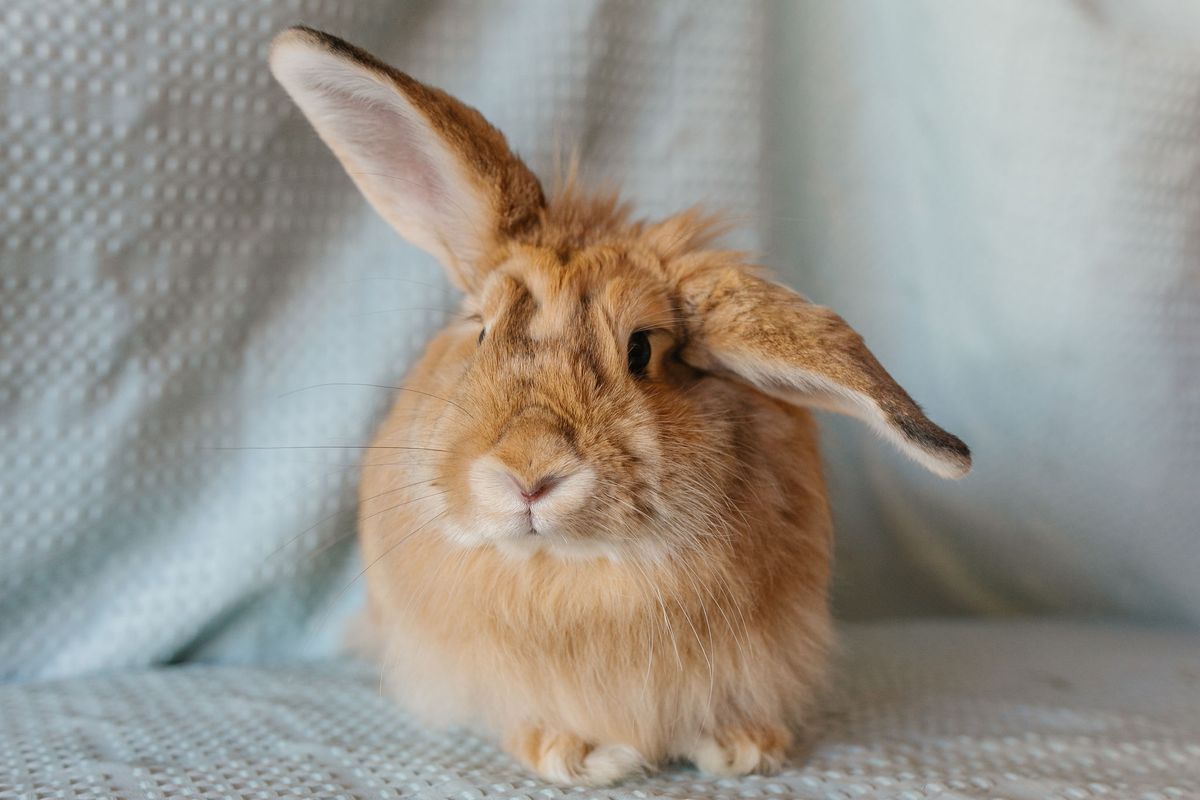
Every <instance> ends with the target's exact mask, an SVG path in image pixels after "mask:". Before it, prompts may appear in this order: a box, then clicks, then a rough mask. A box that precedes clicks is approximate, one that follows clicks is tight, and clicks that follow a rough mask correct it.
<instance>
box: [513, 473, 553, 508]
mask: <svg viewBox="0 0 1200 800" xmlns="http://www.w3.org/2000/svg"><path fill="white" fill-rule="evenodd" d="M508 479H509V480H510V481H512V485H513V488H515V489H516V490H517V494H519V495H521V499H522V500H524V501H525V502H526V503H527V504H529V505H533V504H534V503H536V502H537V501H538V500H540V499H542V498H543V497H545V496H546V495H547V494H549V493H550V490H551V489H553V488H554V484H556V483H558V478H556V477H554V476H553V475H543V476H542V477H540V478H538V479H537V480H536V481H534V482H533V483H532V484H531V485H530V486H528V487H526V485H525V482H524V481H522V480H521V479H520V478H518V477H517V476H516V475H513V474H511V473H510V474H509V476H508Z"/></svg>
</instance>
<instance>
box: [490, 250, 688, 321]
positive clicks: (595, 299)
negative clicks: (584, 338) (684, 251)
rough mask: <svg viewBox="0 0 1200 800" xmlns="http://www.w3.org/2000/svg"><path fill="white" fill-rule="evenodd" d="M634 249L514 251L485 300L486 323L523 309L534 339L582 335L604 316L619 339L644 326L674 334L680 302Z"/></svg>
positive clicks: (495, 274)
mask: <svg viewBox="0 0 1200 800" xmlns="http://www.w3.org/2000/svg"><path fill="white" fill-rule="evenodd" d="M655 267H656V265H655V263H654V262H653V261H652V260H650V259H647V258H646V257H645V255H644V254H642V253H638V252H636V251H635V250H632V249H626V248H619V247H612V246H600V247H592V248H588V249H584V250H580V251H578V252H576V253H573V254H571V255H570V256H568V257H565V258H564V257H563V256H562V255H561V254H559V253H555V252H554V251H551V250H548V249H544V248H539V247H522V248H519V249H517V250H516V251H515V252H513V253H511V254H510V256H509V257H508V259H507V260H505V261H504V262H503V263H502V264H500V265H499V266H498V267H497V269H495V270H494V271H493V272H492V274H491V275H490V276H489V278H488V280H487V282H486V283H485V285H484V287H483V289H482V291H481V292H480V297H481V302H480V304H479V306H480V308H481V311H482V315H483V317H484V319H485V321H487V320H495V319H498V318H499V317H501V316H504V315H508V314H512V313H513V312H514V311H515V310H517V309H521V310H522V311H523V312H524V316H525V317H526V319H527V323H526V325H525V326H524V328H525V330H524V331H523V332H524V333H525V335H527V336H528V337H529V338H531V339H534V340H544V339H551V338H556V337H560V336H562V335H564V334H571V333H582V332H583V331H582V330H581V327H585V328H588V327H591V326H590V325H589V324H588V323H589V322H590V321H599V322H601V323H602V325H603V326H604V327H607V328H609V329H610V330H611V333H612V334H613V335H615V336H617V337H618V338H620V337H624V336H628V335H629V334H630V333H633V332H634V331H636V330H640V329H643V328H655V329H663V330H667V331H673V330H674V329H675V328H676V327H677V326H678V325H679V320H678V315H677V314H676V305H677V304H676V302H675V301H674V295H673V293H672V291H671V289H670V286H669V284H668V283H667V281H666V278H665V276H664V274H663V272H662V270H661V269H657V268H655Z"/></svg>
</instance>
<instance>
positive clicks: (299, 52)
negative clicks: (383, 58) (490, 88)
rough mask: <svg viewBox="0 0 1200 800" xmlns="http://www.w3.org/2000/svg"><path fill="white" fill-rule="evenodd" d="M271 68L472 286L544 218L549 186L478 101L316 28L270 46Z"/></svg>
mask: <svg viewBox="0 0 1200 800" xmlns="http://www.w3.org/2000/svg"><path fill="white" fill-rule="evenodd" d="M270 60H271V71H272V72H273V73H274V74H275V77H276V79H277V80H278V81H279V82H280V83H281V84H282V85H283V88H284V89H286V90H287V93H288V94H289V95H291V97H292V99H293V100H295V101H296V104H297V105H298V106H300V109H301V111H303V112H304V115H305V116H306V117H308V120H309V121H310V122H311V123H312V125H313V127H314V128H316V130H317V133H318V134H319V135H320V136H321V138H322V139H323V140H324V141H325V143H326V144H328V145H329V147H330V148H331V149H332V150H333V152H334V154H335V155H337V157H338V159H339V160H340V161H341V162H342V166H344V167H345V168H346V172H347V173H349V175H350V177H351V178H352V179H353V180H354V182H355V184H357V185H358V188H359V189H360V190H361V191H362V193H363V194H364V195H365V196H366V198H367V200H369V201H370V202H371V205H372V206H374V207H375V210H376V211H378V212H379V213H380V215H381V216H383V218H384V219H385V220H387V222H388V223H390V224H391V225H392V227H394V228H395V229H396V230H397V231H399V232H400V234H401V235H402V236H404V237H405V238H406V239H408V240H409V241H411V242H412V243H413V244H416V245H417V246H419V247H421V248H423V249H425V250H427V251H428V252H430V253H432V254H433V255H434V256H436V257H437V258H438V259H439V260H440V261H441V262H442V264H443V265H444V266H445V267H446V270H447V271H448V272H449V274H450V276H451V278H452V279H453V280H454V281H455V282H456V283H457V284H458V285H459V286H460V287H461V288H463V289H466V290H467V291H471V290H473V289H474V288H476V287H477V285H478V279H479V274H478V272H477V270H478V269H479V261H480V259H482V258H483V257H484V256H486V255H487V254H488V253H489V252H490V251H491V250H492V249H493V248H494V247H495V245H496V244H497V243H498V242H500V241H502V240H503V239H504V237H506V236H509V235H512V234H514V233H517V232H519V231H521V230H523V229H524V228H526V227H528V226H531V225H533V224H535V223H536V221H537V219H538V214H539V211H540V210H541V208H542V206H543V205H544V203H545V200H544V197H543V195H542V187H541V184H539V183H538V180H537V178H536V177H535V176H534V175H533V173H532V172H530V171H529V169H528V168H527V167H526V166H525V165H524V164H523V163H522V162H521V161H520V159H518V158H517V157H516V156H515V155H513V153H512V152H511V151H510V150H509V149H508V144H507V143H506V142H505V140H504V136H503V135H502V134H501V133H500V132H499V131H498V130H496V129H495V128H493V127H492V126H491V125H489V124H488V122H487V120H485V119H484V118H483V116H482V115H481V114H480V113H479V112H478V111H476V110H475V109H473V108H470V107H469V106H466V105H463V104H462V103H460V102H459V101H458V100H455V99H454V98H453V97H451V96H450V95H448V94H446V93H445V92H442V91H440V90H438V89H433V88H431V87H428V86H425V85H423V84H421V83H418V82H417V81H415V80H413V79H412V78H410V77H409V76H407V75H405V74H404V73H402V72H399V71H397V70H394V69H392V68H391V67H389V66H387V65H386V64H384V63H382V62H380V61H378V60H377V59H375V58H374V57H373V56H371V55H370V54H369V53H366V52H364V51H362V50H359V49H358V48H357V47H354V46H353V45H350V44H347V43H346V42H343V41H342V40H341V39H338V38H336V37H334V36H330V35H328V34H325V33H321V32H319V31H314V30H311V29H309V28H300V27H297V28H291V29H289V30H286V31H284V32H283V33H281V34H279V35H278V36H277V37H275V41H274V42H272V44H271V58H270Z"/></svg>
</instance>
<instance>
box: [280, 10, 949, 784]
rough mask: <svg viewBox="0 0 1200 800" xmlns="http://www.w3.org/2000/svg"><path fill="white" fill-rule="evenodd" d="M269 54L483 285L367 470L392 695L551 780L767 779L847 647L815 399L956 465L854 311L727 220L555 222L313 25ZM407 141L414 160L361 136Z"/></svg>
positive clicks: (503, 159) (403, 150)
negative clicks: (866, 338) (834, 652)
mask: <svg viewBox="0 0 1200 800" xmlns="http://www.w3.org/2000/svg"><path fill="white" fill-rule="evenodd" d="M272 59H273V61H272V64H273V67H274V68H275V69H276V74H277V75H278V76H279V77H280V80H281V82H282V83H283V84H284V86H285V87H286V88H287V89H288V91H289V92H291V93H292V94H293V96H294V97H296V98H297V102H299V103H300V105H301V107H302V108H304V109H305V112H306V113H307V114H308V115H309V116H310V118H311V119H313V122H314V125H316V127H317V129H318V131H320V132H321V135H322V136H323V137H324V138H325V139H326V140H327V141H329V142H330V144H331V146H333V148H334V150H335V152H336V153H338V155H339V157H341V158H342V159H343V161H345V162H346V163H347V164H348V169H350V168H351V167H352V166H353V165H355V164H359V163H373V164H380V165H382V167H383V168H384V169H389V168H390V167H392V166H393V165H394V166H395V168H396V169H412V170H414V171H415V173H416V174H418V175H420V176H422V182H421V184H420V185H421V186H424V187H425V188H426V190H427V192H428V195H427V196H418V197H417V198H416V201H413V198H411V197H407V196H405V197H400V198H398V199H397V198H396V196H395V194H396V190H395V189H394V188H393V187H388V186H384V185H381V184H377V183H374V182H373V181H375V180H376V179H375V178H372V177H371V176H369V175H368V176H365V177H364V175H362V174H360V175H359V176H357V177H356V180H357V181H358V182H359V184H360V186H364V192H365V193H366V194H367V195H368V197H369V198H371V199H372V202H373V203H374V204H375V205H376V207H377V208H379V209H380V211H381V213H383V214H384V216H385V217H388V218H389V219H391V220H392V221H393V222H394V224H396V226H397V228H398V229H399V230H401V231H402V232H404V231H416V232H417V233H416V234H415V235H414V238H415V240H416V241H419V242H421V243H422V244H423V246H426V247H428V249H430V251H431V252H434V253H435V254H437V255H438V256H439V257H440V258H442V260H443V262H444V263H445V264H446V266H447V269H448V270H450V271H451V272H452V274H454V275H455V276H456V278H457V280H458V281H459V283H460V284H461V285H462V286H464V287H465V288H467V289H468V290H469V292H468V295H467V297H466V299H465V309H466V312H467V314H466V315H464V316H465V318H464V320H463V321H460V322H456V323H454V324H452V325H450V326H449V327H448V328H446V329H445V330H443V331H442V332H441V333H439V334H438V335H437V336H436V337H435V338H434V339H433V340H432V342H431V343H430V344H429V346H428V349H427V350H426V352H425V355H424V356H423V358H421V359H420V361H419V362H418V363H417V364H416V365H415V366H414V367H413V368H412V370H411V371H410V373H409V375H408V377H407V379H406V382H405V391H401V392H400V393H399V394H398V396H397V398H396V402H395V405H394V407H393V408H392V410H391V412H390V414H389V415H388V417H387V419H386V420H385V421H384V423H383V424H382V425H381V427H380V429H379V431H378V434H377V435H376V437H375V439H374V441H373V443H372V450H371V451H370V452H371V453H373V455H372V456H371V457H370V458H369V459H368V463H367V464H366V466H365V468H364V471H363V479H362V483H361V490H360V500H361V502H360V538H361V543H362V550H363V557H364V559H365V563H366V565H367V568H366V576H367V585H368V593H369V618H370V623H371V631H372V632H371V633H370V634H369V636H370V638H372V639H373V640H374V641H373V644H375V645H376V647H377V649H378V650H379V651H380V652H381V656H380V658H381V659H382V664H383V668H384V670H385V674H386V677H387V678H388V682H389V686H390V687H391V690H392V691H393V692H394V694H395V695H396V696H397V697H398V698H399V699H400V700H401V702H402V703H403V704H404V705H405V707H407V708H409V709H410V710H412V711H413V712H415V713H417V714H419V715H421V716H422V717H424V718H425V719H427V720H429V721H430V722H432V723H436V724H462V725H467V726H471V727H474V728H476V729H478V730H481V731H483V732H484V733H487V734H490V735H494V736H495V737H496V738H497V739H499V740H501V741H503V742H504V743H505V744H506V746H507V747H508V748H509V750H510V751H511V752H512V753H513V754H514V755H515V756H516V757H517V758H519V759H521V760H522V761H523V762H524V763H525V764H527V765H528V766H529V767H530V768H531V769H533V770H535V771H537V772H538V773H540V774H541V775H543V776H544V777H546V778H548V779H551V780H555V781H559V782H563V783H591V784H598V783H607V782H611V781H614V780H618V779H620V778H622V777H624V776H626V775H629V774H632V773H634V772H636V771H638V770H640V769H644V768H649V767H653V766H655V765H658V764H661V763H663V762H664V761H666V760H669V759H676V758H684V759H690V760H692V761H694V762H695V763H697V764H698V765H699V766H700V767H701V768H703V769H705V770H707V771H710V772H714V773H718V774H743V773H747V772H761V771H770V770H772V769H775V768H777V767H778V766H779V764H780V762H781V760H782V759H783V757H784V754H785V752H786V750H787V748H788V747H789V746H790V743H791V737H792V731H793V730H795V729H796V728H797V727H799V726H802V725H803V724H804V723H805V721H806V719H807V715H808V714H809V712H810V710H811V707H812V704H813V701H814V698H815V696H816V692H817V689H818V687H819V685H820V682H821V679H822V674H823V671H824V667H825V663H826V656H827V653H828V650H829V648H830V646H831V641H832V628H831V623H830V617H829V611H828V604H827V599H826V591H827V586H828V582H829V572H830V559H831V555H832V553H831V546H832V544H831V541H832V540H831V528H832V526H831V520H830V516H829V510H828V507H827V502H826V495H825V486H824V483H823V480H822V476H821V468H820V462H819V457H818V451H817V443H816V430H815V426H814V423H813V420H812V418H811V416H810V414H809V412H808V411H807V410H805V409H804V408H802V407H800V406H799V405H798V404H797V403H798V402H800V401H801V400H803V396H804V392H805V391H806V389H808V388H811V387H812V386H817V387H818V388H828V387H829V386H832V387H833V388H834V390H835V393H836V392H845V393H849V396H852V397H854V398H857V399H856V400H855V402H857V403H859V405H861V406H863V407H864V408H868V409H869V410H877V409H883V410H884V412H885V416H884V417H882V418H881V419H883V423H881V424H885V425H891V424H892V423H893V422H895V420H901V422H900V423H896V425H897V427H896V431H897V432H896V436H897V437H898V441H900V442H901V443H902V444H912V445H913V446H915V447H928V448H930V452H931V453H933V455H932V456H931V458H934V459H945V460H946V461H947V463H951V462H954V459H959V460H960V461H961V459H962V458H964V457H965V456H964V455H963V453H965V447H964V448H962V452H960V451H959V450H958V447H957V445H961V442H957V440H956V439H953V437H950V436H949V434H945V433H944V431H941V429H940V428H937V427H936V426H934V425H933V424H932V423H930V422H928V420H926V419H925V418H924V416H923V415H922V414H921V413H920V410H919V409H917V408H916V406H915V404H914V403H912V401H911V400H910V399H909V398H908V396H907V395H906V394H904V393H903V390H902V389H900V388H899V387H898V386H896V385H895V383H894V382H893V381H891V379H890V377H888V376H887V373H886V372H884V371H883V369H882V367H880V366H879V365H878V362H876V361H874V358H873V357H871V356H870V353H869V352H868V351H866V349H865V347H863V346H862V343H861V339H859V338H857V335H856V334H854V333H853V331H851V330H850V329H849V328H848V327H847V326H845V323H843V322H841V320H840V319H837V318H836V317H834V316H831V315H830V314H828V313H827V312H825V310H824V309H819V307H816V306H811V305H810V304H807V303H806V302H805V301H803V300H802V299H801V298H799V296H798V295H794V294H792V293H791V292H789V291H788V290H785V289H783V288H782V287H778V286H775V285H774V284H769V283H768V282H766V281H764V280H763V279H762V278H760V277H758V276H757V274H756V270H754V269H753V268H751V267H748V266H746V265H744V264H742V263H741V261H740V258H739V256H738V255H737V254H735V253H730V252H726V251H722V250H719V249H714V248H713V245H712V243H713V241H714V239H715V236H716V234H717V233H719V225H717V224H716V223H715V222H714V221H713V219H712V218H710V217H707V216H705V215H703V214H701V213H699V212H696V211H689V212H684V213H682V214H679V215H676V216H674V217H671V218H669V219H667V220H665V221H662V222H658V223H655V224H649V223H643V222H639V221H635V220H633V219H631V217H630V214H629V212H628V210H627V209H626V208H625V207H624V206H622V205H621V204H620V203H619V202H618V201H617V200H616V199H615V198H614V197H588V196H586V195H584V194H582V193H580V192H579V191H578V190H577V189H575V188H574V187H573V186H572V185H571V184H568V186H567V187H565V188H564V189H563V190H562V191H560V192H559V193H558V194H557V196H556V197H555V198H554V199H553V200H552V201H550V202H548V203H547V202H545V201H544V200H543V198H542V194H541V191H540V188H537V189H536V190H535V189H534V188H532V187H531V186H530V185H529V183H528V181H527V180H526V177H525V176H526V172H525V171H524V167H523V165H519V161H517V160H516V159H515V156H512V154H511V153H509V151H508V150H507V147H506V146H505V145H504V143H503V137H501V136H500V135H499V133H498V132H496V131H495V130H494V129H492V128H491V127H490V126H488V125H487V123H486V122H485V121H484V120H483V118H482V117H480V116H479V115H478V113H477V112H474V111H473V110H471V109H466V107H465V106H462V105H461V104H460V103H458V101H456V100H454V99H453V98H451V97H449V96H448V95H445V94H443V93H441V92H437V91H434V90H428V89H425V88H424V87H420V84H416V82H415V81H413V80H412V79H411V78H408V77H407V76H404V75H402V74H401V73H397V72H395V71H394V70H391V69H390V68H388V67H386V66H385V65H382V64H380V63H379V62H377V61H375V60H374V59H371V58H370V57H369V56H366V55H365V54H363V53H361V51H357V50H355V49H353V48H350V47H349V46H348V45H345V44H344V43H340V42H338V41H337V40H334V39H332V37H327V36H325V35H323V34H317V33H315V32H312V31H304V30H302V31H299V32H297V31H292V32H288V33H285V34H283V35H282V36H281V37H280V39H279V40H277V43H276V45H275V47H274V51H273V55H272ZM389 92H390V93H394V94H395V97H394V98H393V97H392V94H389ZM363 97H365V98H367V100H362V98H363ZM347 115H349V116H347ZM393 122H395V123H396V124H398V125H399V127H400V128H402V129H403V130H404V131H405V134H404V136H403V137H401V138H400V139H398V140H397V141H389V140H386V139H385V140H380V141H375V140H374V139H370V140H368V139H365V138H364V137H363V136H362V135H361V131H363V130H371V131H380V132H383V131H386V130H388V126H389V125H391V124H392V123H393ZM381 135H382V134H381ZM389 148H391V149H389ZM447 153H449V154H450V155H449V156H447V155H446V154H447ZM447 158H449V161H447ZM447 171H448V172H449V174H444V173H446V172H447ZM496 176H508V177H506V178H504V179H503V180H498V179H496ZM513 176H518V177H513ZM364 184H365V185H364ZM411 191H417V192H419V191H420V188H419V187H418V188H417V189H412V190H411ZM426 201H428V202H426ZM463 209H468V210H470V209H473V211H472V212H471V213H472V216H471V217H470V220H469V222H470V224H469V225H463V224H462V220H461V219H459V218H458V217H457V215H458V214H460V213H464V212H463ZM515 219H516V220H521V223H520V224H519V225H514V224H513V220H515ZM452 235H453V236H458V237H459V238H460V239H461V238H463V237H465V238H466V239H469V240H470V241H465V242H464V241H458V240H456V241H454V242H450V241H449V240H448V239H449V237H451V236H452ZM464 253H465V254H469V255H470V257H469V258H465V257H463V255H462V254H464ZM639 332H646V334H647V339H646V341H647V342H648V344H649V347H650V357H649V361H648V363H647V364H646V366H645V372H644V374H640V373H637V372H636V371H635V372H631V367H630V365H629V360H630V348H631V347H632V344H631V342H632V341H633V337H634V335H635V334H638V335H640V334H639ZM886 414H893V415H894V416H895V420H894V419H892V417H887V416H886ZM906 425H907V426H908V427H905V426H906ZM910 429H911V430H910ZM913 431H915V433H912V432H913ZM910 434H911V435H910ZM940 434H944V436H945V437H949V438H944V437H943V438H940V439H939V438H938V437H939V435H940ZM905 437H908V438H905ZM922 437H924V438H922ZM951 440H952V441H951ZM956 442H957V445H955V443H956ZM939 448H940V449H939ZM939 463H940V462H939ZM954 463H957V462H954ZM545 487H549V488H548V489H546V488H545ZM522 498H524V499H522ZM531 498H532V499H531Z"/></svg>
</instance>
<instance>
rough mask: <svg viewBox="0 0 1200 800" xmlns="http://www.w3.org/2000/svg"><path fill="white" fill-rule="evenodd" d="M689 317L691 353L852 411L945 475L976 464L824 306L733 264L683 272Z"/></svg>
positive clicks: (813, 401) (790, 394)
mask: <svg viewBox="0 0 1200 800" xmlns="http://www.w3.org/2000/svg"><path fill="white" fill-rule="evenodd" d="M682 294H683V300H684V304H685V306H686V308H687V311H688V312H689V316H690V318H691V319H692V323H691V327H692V330H691V331H690V338H689V342H688V344H687V346H686V348H685V350H684V353H683V357H684V360H685V361H688V362H689V363H691V364H693V365H694V366H697V367H699V368H701V369H705V370H709V371H713V372H717V373H722V374H726V375H732V376H734V377H736V378H739V379H741V380H742V381H745V382H747V383H749V384H751V385H752V386H754V387H755V388H757V389H759V390H760V391H762V392H764V393H766V394H769V395H771V396H773V397H776V398H779V399H782V400H786V401H787V402H790V403H795V404H797V405H808V406H814V407H817V408H823V409H827V410H830V411H838V412H841V413H844V414H849V415H851V416H854V417H858V418H859V419H861V420H863V421H865V422H867V423H868V424H869V425H870V426H871V427H872V428H874V429H875V430H876V431H878V432H879V433H880V434H882V435H883V436H884V438H886V439H888V440H889V441H891V442H892V443H893V444H895V445H896V446H897V447H899V448H900V450H901V451H902V452H904V453H905V454H906V455H908V456H909V457H911V458H912V459H913V460H915V461H916V462H918V463H919V464H921V465H922V466H924V467H925V468H926V469H928V470H930V471H931V472H933V473H935V474H937V475H940V476H942V477H944V478H961V477H962V476H963V475H966V474H967V472H969V471H970V469H971V452H970V450H968V449H967V446H966V445H965V444H963V442H962V441H961V440H960V439H959V438H958V437H956V436H954V435H952V434H950V433H947V432H946V431H944V430H942V429H941V428H939V427H938V426H937V425H935V424H933V423H932V422H930V421H929V419H928V418H927V417H926V416H925V414H924V413H923V412H922V411H921V408H920V407H919V406H918V405H917V404H916V403H915V402H913V399H912V398H911V397H909V396H908V393H907V392H905V391H904V389H902V388H900V385H899V384H897V383H896V381H894V380H893V379H892V376H891V375H888V373H887V371H886V370H884V368H883V367H882V366H881V365H880V363H879V362H878V361H877V360H876V359H875V356H874V355H872V354H871V351H870V350H868V349H867V347H866V345H865V344H863V340H862V337H861V336H859V335H858V333H857V332H855V330H854V329H853V328H851V327H850V326H849V325H847V324H846V322H845V321H844V320H843V319H842V318H841V317H839V316H838V315H837V314H835V313H833V312H832V311H830V310H829V309H828V308H824V307H822V306H818V305H814V304H812V303H810V302H808V301H807V300H805V299H804V298H803V297H801V296H800V295H798V294H796V293H795V292H793V291H791V290H790V289H787V288H785V287H783V286H780V285H778V284H775V283H771V282H770V281H767V280H763V279H762V278H759V277H757V276H755V275H753V274H750V273H749V272H748V271H746V270H743V269H740V268H737V267H728V268H724V269H717V270H714V271H708V272H702V273H699V274H696V275H693V276H690V277H687V278H685V279H684V280H683V282H682Z"/></svg>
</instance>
